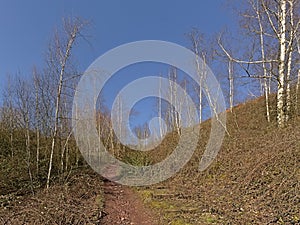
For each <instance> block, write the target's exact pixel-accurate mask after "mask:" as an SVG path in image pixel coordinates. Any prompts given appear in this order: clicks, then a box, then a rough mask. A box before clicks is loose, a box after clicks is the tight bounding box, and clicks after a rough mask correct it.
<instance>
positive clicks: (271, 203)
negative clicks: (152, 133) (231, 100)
mask: <svg viewBox="0 0 300 225" xmlns="http://www.w3.org/2000/svg"><path fill="white" fill-rule="evenodd" d="M263 104H264V102H263V99H257V100H254V101H251V102H248V103H246V104H243V105H240V106H239V107H236V108H235V109H234V112H233V113H232V114H230V113H229V114H228V130H229V133H230V136H227V137H226V138H225V140H224V143H223V146H222V148H221V150H220V152H219V155H218V157H217V159H216V160H215V161H214V162H213V164H212V165H211V166H210V167H209V168H208V169H207V170H206V171H204V172H202V173H199V172H198V165H199V158H201V155H202V152H203V149H204V146H205V143H206V141H207V138H208V135H209V130H210V122H209V121H207V122H205V123H203V124H202V129H201V141H199V146H198V149H197V150H196V152H195V154H194V157H193V159H192V160H191V161H190V163H189V164H188V165H187V166H185V167H184V168H183V169H182V170H181V172H180V173H178V174H177V175H176V176H175V177H174V178H172V179H170V180H168V181H166V182H164V183H163V184H159V185H155V186H153V187H148V188H141V189H139V191H140V193H141V194H142V196H143V198H144V200H145V202H146V203H147V204H149V205H150V206H152V207H153V208H156V209H157V210H158V211H159V212H160V213H161V216H162V217H163V218H164V219H165V224H172V223H174V221H181V223H176V224H300V142H299V139H300V118H293V119H292V120H291V122H290V124H289V126H288V127H287V128H285V129H282V130H279V129H278V128H277V127H276V125H275V123H271V124H267V122H266V119H265V118H264V117H263V115H264V111H263V110H264V107H263ZM273 114H274V111H273ZM273 117H274V115H273ZM273 120H275V119H274V118H273ZM168 142H169V143H170V142H172V139H169V140H168ZM166 205H169V206H172V207H173V209H172V210H170V207H165V206H166Z"/></svg>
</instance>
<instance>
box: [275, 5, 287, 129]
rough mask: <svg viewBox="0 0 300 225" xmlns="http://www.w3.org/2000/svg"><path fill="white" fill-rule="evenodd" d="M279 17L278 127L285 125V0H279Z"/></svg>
mask: <svg viewBox="0 0 300 225" xmlns="http://www.w3.org/2000/svg"><path fill="white" fill-rule="evenodd" d="M279 14H280V17H279V28H280V35H279V54H280V55H279V65H278V90H277V123H278V126H279V127H284V126H285V112H284V99H285V95H286V93H285V91H284V86H285V78H286V76H285V60H286V55H285V54H286V0H280V13H279Z"/></svg>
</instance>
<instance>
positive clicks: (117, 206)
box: [102, 181, 159, 225]
mask: <svg viewBox="0 0 300 225" xmlns="http://www.w3.org/2000/svg"><path fill="white" fill-rule="evenodd" d="M104 197H105V207H104V212H105V214H106V215H105V216H104V218H103V221H102V222H103V224H104V225H159V223H158V222H157V221H156V218H157V217H155V215H154V214H153V212H151V210H149V209H148V208H147V207H145V206H144V204H143V202H142V201H141V199H140V198H139V197H138V196H137V194H136V193H134V191H133V190H131V189H130V188H129V187H124V186H121V185H119V184H116V183H113V182H110V181H106V182H105V183H104Z"/></svg>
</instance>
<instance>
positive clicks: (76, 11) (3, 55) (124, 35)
mask: <svg viewBox="0 0 300 225" xmlns="http://www.w3.org/2000/svg"><path fill="white" fill-rule="evenodd" d="M224 5H225V3H224V1H222V0H213V1H211V0H203V1H199V0H189V1H183V0H181V1H179V0H175V1H174V0H172V1H170V0H164V1H160V0H151V1H145V0H143V1H141V0H126V1H124V0H110V1H101V0H100V1H99V0H89V1H73V0H51V1H40V0H26V1H20V0H1V1H0V28H1V35H0V76H1V77H4V76H6V74H8V73H10V74H14V73H16V72H17V71H18V70H19V71H21V72H22V73H29V72H30V71H31V69H32V67H33V65H37V66H38V67H39V66H41V65H42V64H43V60H44V52H45V51H46V49H47V44H48V42H49V39H50V37H51V34H52V33H53V30H54V28H55V27H56V26H59V25H60V24H61V18H62V17H63V16H70V15H71V16H72V15H74V16H80V17H83V18H84V19H88V20H91V21H92V24H93V25H92V28H91V29H90V30H89V35H91V38H90V42H91V44H92V46H93V47H92V48H91V47H90V46H89V45H88V44H87V43H82V45H81V47H80V56H79V57H78V56H77V59H78V61H79V62H80V64H81V67H82V68H83V69H84V68H86V67H87V66H88V65H89V64H90V63H91V62H92V61H93V60H94V59H95V58H96V57H98V56H99V55H101V54H103V53H104V52H105V51H108V50H109V49H111V48H113V47H116V46H118V45H120V44H124V43H127V42H131V41H137V40H143V39H159V40H165V41H172V42H175V43H178V44H182V45H185V46H187V45H189V44H188V43H187V40H186V38H185V37H184V34H185V33H187V32H189V31H190V30H191V28H193V27H197V28H199V29H200V30H201V31H202V32H203V33H208V34H211V33H217V32H219V31H221V30H222V28H223V27H224V26H230V25H231V24H232V23H233V22H234V21H233V18H232V17H231V13H228V12H227V11H228V9H226V8H224V9H223V7H224ZM1 80H2V81H3V79H1ZM2 86H3V82H2Z"/></svg>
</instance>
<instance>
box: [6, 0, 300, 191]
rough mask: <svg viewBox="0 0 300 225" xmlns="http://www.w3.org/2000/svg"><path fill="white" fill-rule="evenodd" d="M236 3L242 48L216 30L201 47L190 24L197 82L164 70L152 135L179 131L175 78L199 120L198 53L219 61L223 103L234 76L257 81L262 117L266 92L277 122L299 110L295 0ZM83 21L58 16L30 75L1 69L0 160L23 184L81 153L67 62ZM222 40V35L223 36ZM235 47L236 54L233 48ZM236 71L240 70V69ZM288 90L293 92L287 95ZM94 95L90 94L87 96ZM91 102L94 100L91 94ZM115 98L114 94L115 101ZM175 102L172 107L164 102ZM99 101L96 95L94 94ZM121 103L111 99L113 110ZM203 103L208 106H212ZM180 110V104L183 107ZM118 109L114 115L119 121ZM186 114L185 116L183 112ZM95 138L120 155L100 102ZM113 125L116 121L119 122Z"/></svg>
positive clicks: (145, 131) (73, 72)
mask: <svg viewBox="0 0 300 225" xmlns="http://www.w3.org/2000/svg"><path fill="white" fill-rule="evenodd" d="M242 4H243V7H241V8H243V11H240V15H241V25H242V31H243V32H244V33H245V36H247V37H248V38H247V39H245V44H246V45H247V46H248V48H245V49H244V50H243V51H241V52H236V50H234V49H233V48H232V47H230V46H232V45H233V44H234V43H226V42H225V41H224V36H223V35H219V36H218V38H216V42H215V46H213V47H207V45H206V44H205V41H204V35H202V34H201V32H200V31H199V30H197V29H193V30H192V31H191V32H190V33H189V34H188V38H189V40H190V43H191V50H192V51H194V53H195V55H196V58H195V67H196V69H197V72H198V77H199V83H200V85H201V86H200V87H196V86H194V84H195V83H192V82H191V81H190V80H188V79H185V78H183V79H181V78H180V76H181V75H179V74H178V71H177V69H176V68H170V70H169V74H168V75H166V77H167V78H168V79H169V80H170V85H169V87H168V88H167V89H165V88H164V90H162V87H161V86H160V85H161V84H158V95H161V93H162V92H163V91H166V92H168V95H169V96H170V99H171V102H170V104H166V103H165V102H163V101H162V100H161V99H158V102H157V103H156V106H157V109H156V110H157V113H158V115H159V116H161V117H163V118H165V121H166V124H167V127H164V126H163V125H162V124H161V122H160V124H159V127H158V129H157V134H156V135H157V137H158V139H159V138H160V137H161V135H162V134H163V133H165V132H166V131H165V130H164V129H167V131H171V130H173V131H175V132H176V134H177V135H180V134H181V126H182V121H181V118H180V116H179V115H180V113H181V111H180V110H181V109H180V106H181V105H182V104H181V103H182V102H184V101H185V100H186V99H179V97H178V95H177V93H178V90H177V88H178V86H177V87H176V86H173V85H172V83H173V82H176V83H178V84H179V85H180V87H182V88H183V89H184V90H186V91H187V92H188V93H191V92H194V93H196V95H194V96H191V97H192V98H193V99H194V101H195V102H196V105H197V107H198V111H199V115H200V119H199V122H201V121H202V120H203V118H204V116H203V111H204V110H205V108H207V106H209V105H211V104H210V103H211V102H212V100H211V99H210V96H206V100H205V98H204V95H203V92H202V91H201V90H202V89H205V88H206V86H205V83H203V80H205V76H206V74H204V73H203V68H201V66H203V64H202V63H200V59H201V60H202V61H203V62H205V63H208V64H209V66H211V67H212V68H214V64H216V65H222V66H223V68H226V69H225V70H223V71H222V74H221V75H219V77H226V78H228V81H227V82H226V87H225V88H224V86H223V88H224V89H226V90H228V93H229V94H228V106H229V108H230V110H231V111H232V109H233V107H234V104H235V94H236V93H238V91H239V87H235V85H236V80H237V79H245V77H246V78H247V79H249V80H253V81H254V80H255V82H257V81H259V82H260V83H261V85H262V87H263V92H262V93H261V94H262V95H264V97H265V109H266V110H265V113H266V114H265V116H266V120H267V121H268V122H271V121H272V120H275V119H274V118H272V117H271V112H270V105H271V101H270V95H271V94H272V93H273V92H276V96H277V97H276V109H277V113H276V121H277V124H278V126H279V127H284V126H285V125H286V123H287V122H288V121H289V119H290V118H291V116H292V115H293V113H294V112H296V113H299V107H298V105H299V102H298V101H299V88H300V66H299V62H300V36H299V34H300V32H299V27H300V13H299V12H300V11H299V9H300V1H299V0H277V1H274V0H247V2H243V3H242ZM87 26H88V23H87V22H85V21H83V20H81V19H78V18H68V19H64V20H63V26H62V28H61V29H59V30H56V31H55V33H54V36H53V38H52V40H51V42H50V44H49V47H48V49H47V52H46V66H45V68H44V69H42V70H38V69H37V68H34V69H33V71H32V75H31V78H30V79H25V78H22V76H19V75H16V76H9V77H8V79H7V87H6V90H5V92H4V95H3V97H4V98H3V99H4V102H3V107H2V108H1V112H0V125H1V126H0V132H1V136H0V137H1V140H0V147H1V153H0V156H1V158H0V159H1V162H5V160H3V159H7V158H10V159H11V161H14V160H15V161H16V162H18V163H17V164H18V166H19V168H21V169H20V170H22V172H24V171H26V174H27V176H28V180H29V181H30V182H29V183H30V188H31V190H32V191H34V186H35V184H36V182H37V183H39V181H41V180H43V181H44V184H45V185H46V187H47V188H48V187H49V185H50V181H51V178H52V177H55V176H58V175H59V176H61V175H62V177H64V176H65V175H66V174H67V173H68V172H69V171H70V170H71V169H72V168H74V167H77V166H78V165H79V164H80V160H81V156H80V153H79V151H78V149H77V147H76V143H75V141H74V138H73V136H72V126H71V109H72V101H73V96H74V90H75V87H76V84H77V82H78V79H79V78H80V75H81V74H80V73H79V72H78V71H77V68H76V65H75V64H74V63H73V47H74V46H75V45H76V43H77V42H78V41H79V40H80V39H82V37H84V35H83V31H84V30H85V28H86V27H87ZM227 41H228V39H227ZM241 54H243V56H241ZM241 73H244V74H245V75H241ZM293 93H295V94H294V95H293ZM95 101H97V100H95ZM98 102H99V101H98ZM120 102H121V101H120ZM173 103H174V105H176V106H179V107H178V110H177V111H176V110H174V107H172V106H171V105H172V104H173ZM100 104H103V101H100ZM124 108H126V106H124V105H121V104H120V105H119V110H120V111H121V110H122V109H124ZM211 110H214V109H213V108H212V109H211ZM187 111H188V110H187ZM121 115H122V114H120V118H118V120H120V121H118V123H119V124H122V119H123V118H122V116H121ZM191 121H192V118H191ZM97 128H98V132H99V138H100V139H101V141H102V142H104V145H105V146H107V147H108V149H109V151H111V152H112V153H113V154H115V155H116V156H117V157H122V154H123V153H124V152H125V151H126V148H125V147H124V145H122V144H121V143H120V142H118V140H117V138H116V136H115V134H114V130H113V128H112V123H111V119H110V112H109V110H108V109H107V108H106V107H105V105H101V111H99V112H97ZM119 129H120V132H123V131H121V129H122V126H120V127H119ZM135 132H136V134H137V136H138V137H140V138H145V137H147V136H148V135H149V128H148V126H147V125H145V124H143V125H142V126H139V127H136V128H135Z"/></svg>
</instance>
